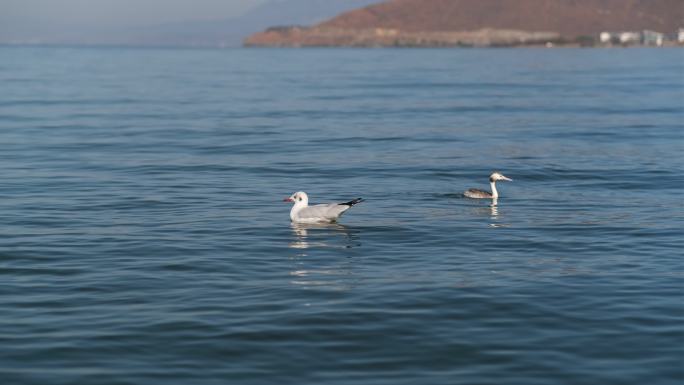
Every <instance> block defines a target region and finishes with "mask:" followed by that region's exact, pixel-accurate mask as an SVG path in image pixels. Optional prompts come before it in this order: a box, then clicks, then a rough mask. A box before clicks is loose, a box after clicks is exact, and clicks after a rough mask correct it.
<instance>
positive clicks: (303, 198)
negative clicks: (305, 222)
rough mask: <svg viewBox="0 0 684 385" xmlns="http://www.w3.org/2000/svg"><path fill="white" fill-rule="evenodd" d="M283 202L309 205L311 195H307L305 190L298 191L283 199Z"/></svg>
mask: <svg viewBox="0 0 684 385" xmlns="http://www.w3.org/2000/svg"><path fill="white" fill-rule="evenodd" d="M283 202H293V203H294V204H296V205H304V206H306V205H308V204H309V196H308V195H306V193H305V192H304V191H298V192H296V193H294V194H292V195H290V196H289V197H287V198H285V199H283Z"/></svg>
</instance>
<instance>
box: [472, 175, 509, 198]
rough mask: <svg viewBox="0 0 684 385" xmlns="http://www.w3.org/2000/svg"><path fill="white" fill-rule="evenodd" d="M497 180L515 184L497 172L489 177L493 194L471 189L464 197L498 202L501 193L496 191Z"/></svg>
mask: <svg viewBox="0 0 684 385" xmlns="http://www.w3.org/2000/svg"><path fill="white" fill-rule="evenodd" d="M497 180H506V181H509V182H513V179H509V178H506V177H505V176H503V175H501V174H500V173H498V172H495V173H493V174H492V175H490V176H489V185H490V186H491V187H492V192H491V193H489V192H487V191H484V190H478V189H476V188H471V189H468V190H466V191H465V192H464V193H463V195H465V197H466V198H475V199H494V200H495V201H496V199H497V198H499V192H498V191H496V181H497Z"/></svg>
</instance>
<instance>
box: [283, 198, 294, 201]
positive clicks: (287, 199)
mask: <svg viewBox="0 0 684 385" xmlns="http://www.w3.org/2000/svg"><path fill="white" fill-rule="evenodd" d="M283 202H294V199H292V198H290V197H287V198H285V199H283Z"/></svg>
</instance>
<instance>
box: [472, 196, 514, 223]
mask: <svg viewBox="0 0 684 385" xmlns="http://www.w3.org/2000/svg"><path fill="white" fill-rule="evenodd" d="M498 203H499V202H498V199H497V198H494V199H492V202H491V204H489V205H487V207H482V206H479V207H477V208H474V209H473V213H474V214H475V215H477V216H481V217H484V216H487V217H489V220H490V223H489V227H509V226H510V224H508V223H501V220H502V219H503V218H504V215H502V214H501V213H499V204H498ZM504 211H505V210H504Z"/></svg>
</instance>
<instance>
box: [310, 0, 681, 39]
mask: <svg viewBox="0 0 684 385" xmlns="http://www.w3.org/2000/svg"><path fill="white" fill-rule="evenodd" d="M318 27H325V28H341V29H366V28H387V29H398V30H402V31H410V32H426V31H474V30H478V29H484V28H491V29H513V30H523V31H555V32H559V33H560V34H561V35H563V36H566V37H576V36H579V35H585V34H586V35H593V34H596V33H599V32H601V31H619V30H643V29H652V30H656V31H660V32H668V33H671V32H674V31H676V30H677V28H680V27H684V0H394V1H388V2H385V3H381V4H378V5H372V6H369V7H366V8H362V9H359V10H355V11H351V12H347V13H344V14H342V15H339V16H337V17H335V18H333V19H331V20H329V21H327V22H324V23H321V24H319V25H318Z"/></svg>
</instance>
